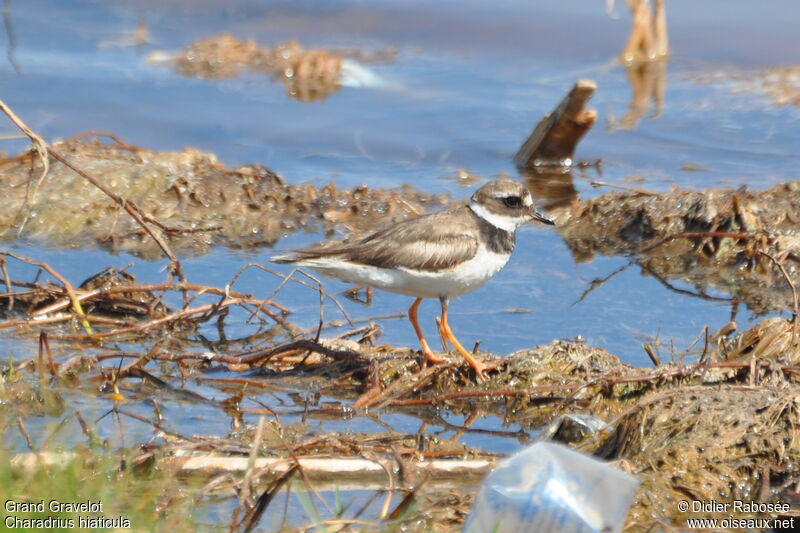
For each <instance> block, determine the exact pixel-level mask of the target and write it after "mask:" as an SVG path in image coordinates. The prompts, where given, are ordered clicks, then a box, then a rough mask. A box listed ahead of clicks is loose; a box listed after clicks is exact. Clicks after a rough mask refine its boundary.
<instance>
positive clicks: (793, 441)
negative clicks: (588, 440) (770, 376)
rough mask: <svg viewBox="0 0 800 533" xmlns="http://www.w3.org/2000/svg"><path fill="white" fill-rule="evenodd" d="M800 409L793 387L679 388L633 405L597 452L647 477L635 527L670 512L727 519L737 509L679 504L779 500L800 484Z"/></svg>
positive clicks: (679, 518) (678, 518) (633, 517)
mask: <svg viewBox="0 0 800 533" xmlns="http://www.w3.org/2000/svg"><path fill="white" fill-rule="evenodd" d="M798 414H800V411H798V404H797V399H796V392H795V389H794V388H787V387H786V386H783V387H780V386H764V385H762V386H758V387H752V386H742V385H729V386H722V387H682V388H676V389H673V390H666V391H662V392H657V393H654V394H651V395H649V396H648V397H646V398H644V399H642V400H641V401H639V402H637V403H636V404H635V405H633V406H632V407H631V408H629V409H628V410H627V411H626V413H625V414H624V415H623V416H622V417H621V418H620V419H619V420H618V421H617V422H616V424H615V429H614V431H613V432H612V433H611V435H610V436H608V438H607V439H605V441H604V442H603V443H602V444H601V445H600V446H599V448H598V449H597V451H596V452H595V453H596V454H598V455H599V456H601V457H603V458H606V459H624V460H626V461H627V462H628V465H629V466H630V467H631V468H632V469H633V470H634V473H635V474H636V475H637V477H639V479H640V480H641V481H642V486H641V487H640V489H639V492H638V494H637V498H636V500H635V503H634V505H633V508H632V510H631V512H630V514H629V522H628V526H629V527H630V528H631V529H637V527H638V528H640V529H642V530H644V529H646V528H647V527H649V526H651V525H652V524H653V523H657V522H658V521H659V520H663V519H664V518H665V517H666V518H667V519H668V520H670V521H671V522H672V523H675V524H683V523H684V521H685V519H686V518H690V517H703V518H708V517H710V516H719V517H721V518H724V517H727V516H729V515H730V514H731V513H730V512H727V513H709V512H707V511H704V512H700V513H698V512H692V511H691V510H690V511H689V512H688V513H683V512H681V511H679V509H678V502H680V501H681V500H706V501H709V500H717V501H723V502H730V501H733V500H742V501H758V502H767V501H774V500H776V499H777V495H778V493H779V492H780V491H781V490H782V489H783V488H785V487H787V486H794V484H796V483H797V482H798V481H800V469H799V468H798V463H797V459H798V452H800V448H798V444H800V432H799V431H798V429H799V428H798ZM732 514H733V515H734V516H736V517H739V518H744V517H745V516H743V515H742V513H741V512H739V513H732ZM747 516H759V515H758V513H752V514H747Z"/></svg>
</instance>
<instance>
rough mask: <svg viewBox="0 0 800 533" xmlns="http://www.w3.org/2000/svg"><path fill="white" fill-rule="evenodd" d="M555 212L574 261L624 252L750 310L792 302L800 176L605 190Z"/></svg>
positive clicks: (799, 240) (798, 250)
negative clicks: (751, 183)
mask: <svg viewBox="0 0 800 533" xmlns="http://www.w3.org/2000/svg"><path fill="white" fill-rule="evenodd" d="M557 219H558V222H559V232H560V234H561V236H562V237H563V238H564V240H565V241H566V243H567V245H568V246H569V247H570V249H571V250H572V253H573V255H574V256H575V258H576V260H578V261H589V260H591V258H593V257H594V256H595V255H597V254H600V255H628V256H631V257H632V262H635V263H637V264H638V265H640V266H641V268H642V270H643V271H644V272H645V273H646V274H648V275H651V276H653V277H655V278H656V279H658V280H660V281H661V282H662V283H663V284H665V285H667V286H668V287H672V285H671V284H670V281H671V280H681V281H682V282H686V283H689V284H691V285H694V287H695V290H694V291H687V290H682V292H684V293H686V294H690V295H695V296H698V297H701V298H706V299H713V300H719V301H728V302H731V303H732V304H738V303H740V302H741V303H744V304H746V305H747V307H748V309H750V310H751V311H752V312H753V313H756V314H757V315H761V314H766V313H769V312H774V311H780V310H787V309H793V308H794V307H796V302H795V285H796V284H797V282H798V279H799V278H798V276H799V275H800V229H799V228H800V224H798V222H800V182H796V181H792V182H787V183H782V184H779V185H775V186H774V187H772V188H769V189H765V190H760V191H754V190H749V189H746V188H741V189H738V190H732V189H707V190H704V191H692V190H685V189H673V190H671V191H669V192H665V193H654V192H650V191H641V190H631V191H624V192H612V193H606V194H603V195H601V196H598V197H596V198H592V199H589V200H585V201H582V202H575V203H573V204H572V205H571V206H568V207H565V208H561V209H560V211H559V213H558V215H557ZM603 281H605V280H603ZM715 292H716V293H719V292H722V293H727V294H728V295H729V296H727V297H723V296H719V295H718V294H714V293H715Z"/></svg>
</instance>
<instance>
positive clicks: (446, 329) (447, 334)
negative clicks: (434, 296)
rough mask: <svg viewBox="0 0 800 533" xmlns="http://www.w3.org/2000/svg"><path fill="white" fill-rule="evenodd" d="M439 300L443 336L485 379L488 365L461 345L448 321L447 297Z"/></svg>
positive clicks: (476, 372)
mask: <svg viewBox="0 0 800 533" xmlns="http://www.w3.org/2000/svg"><path fill="white" fill-rule="evenodd" d="M439 301H440V302H441V303H442V321H441V323H440V324H439V327H440V331H441V333H442V337H444V338H445V339H447V340H448V341H449V342H450V344H452V345H453V346H454V347H455V349H456V350H458V353H460V354H461V356H462V357H463V358H464V359H466V360H467V363H469V366H471V367H472V369H473V370H474V371H475V374H476V375H477V376H478V380H480V381H484V378H483V371H484V369H486V365H485V364H484V363H483V361H481V360H480V359H476V358H475V357H473V355H472V354H471V353H469V352H468V351H467V350H465V349H464V347H463V346H461V343H460V342H458V339H456V336H455V335H453V330H452V329H450V324H449V323H448V322H447V297H446V296H442V297H440V298H439Z"/></svg>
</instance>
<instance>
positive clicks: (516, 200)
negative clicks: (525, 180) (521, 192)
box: [503, 196, 522, 209]
mask: <svg viewBox="0 0 800 533" xmlns="http://www.w3.org/2000/svg"><path fill="white" fill-rule="evenodd" d="M503 203H504V204H506V207H511V208H512V209H519V208H520V207H522V198H520V197H519V196H506V197H505V198H503Z"/></svg>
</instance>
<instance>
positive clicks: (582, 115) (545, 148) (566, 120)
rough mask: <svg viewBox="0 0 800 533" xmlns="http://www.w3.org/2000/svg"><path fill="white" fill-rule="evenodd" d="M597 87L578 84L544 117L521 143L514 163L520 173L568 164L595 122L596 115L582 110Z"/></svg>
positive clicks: (590, 84) (585, 82) (588, 83)
mask: <svg viewBox="0 0 800 533" xmlns="http://www.w3.org/2000/svg"><path fill="white" fill-rule="evenodd" d="M596 89H597V85H596V84H595V83H594V82H593V81H590V80H580V81H578V82H577V83H575V86H574V87H572V90H571V91H570V92H569V94H567V96H565V97H564V99H563V100H562V101H561V103H560V104H559V105H558V107H557V108H556V109H555V110H554V111H553V112H552V113H550V114H549V115H546V116H545V117H544V118H543V119H542V120H540V121H539V124H537V125H536V128H534V130H533V131H532V132H531V134H530V135H529V136H528V138H527V139H526V140H525V142H524V143H522V146H520V148H519V150H518V151H517V154H516V155H515V156H514V162H515V163H516V164H517V167H518V168H519V169H521V170H530V169H533V168H536V167H539V166H547V165H563V166H570V165H571V164H572V155H573V154H574V153H575V147H576V146H577V145H578V141H580V139H581V137H583V135H584V134H585V133H586V132H587V131H589V129H590V128H591V127H592V125H593V124H594V122H595V120H597V111H595V110H594V109H584V107H585V106H586V102H588V101H589V99H590V98H591V97H592V95H593V94H594V92H595V90H596Z"/></svg>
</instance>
